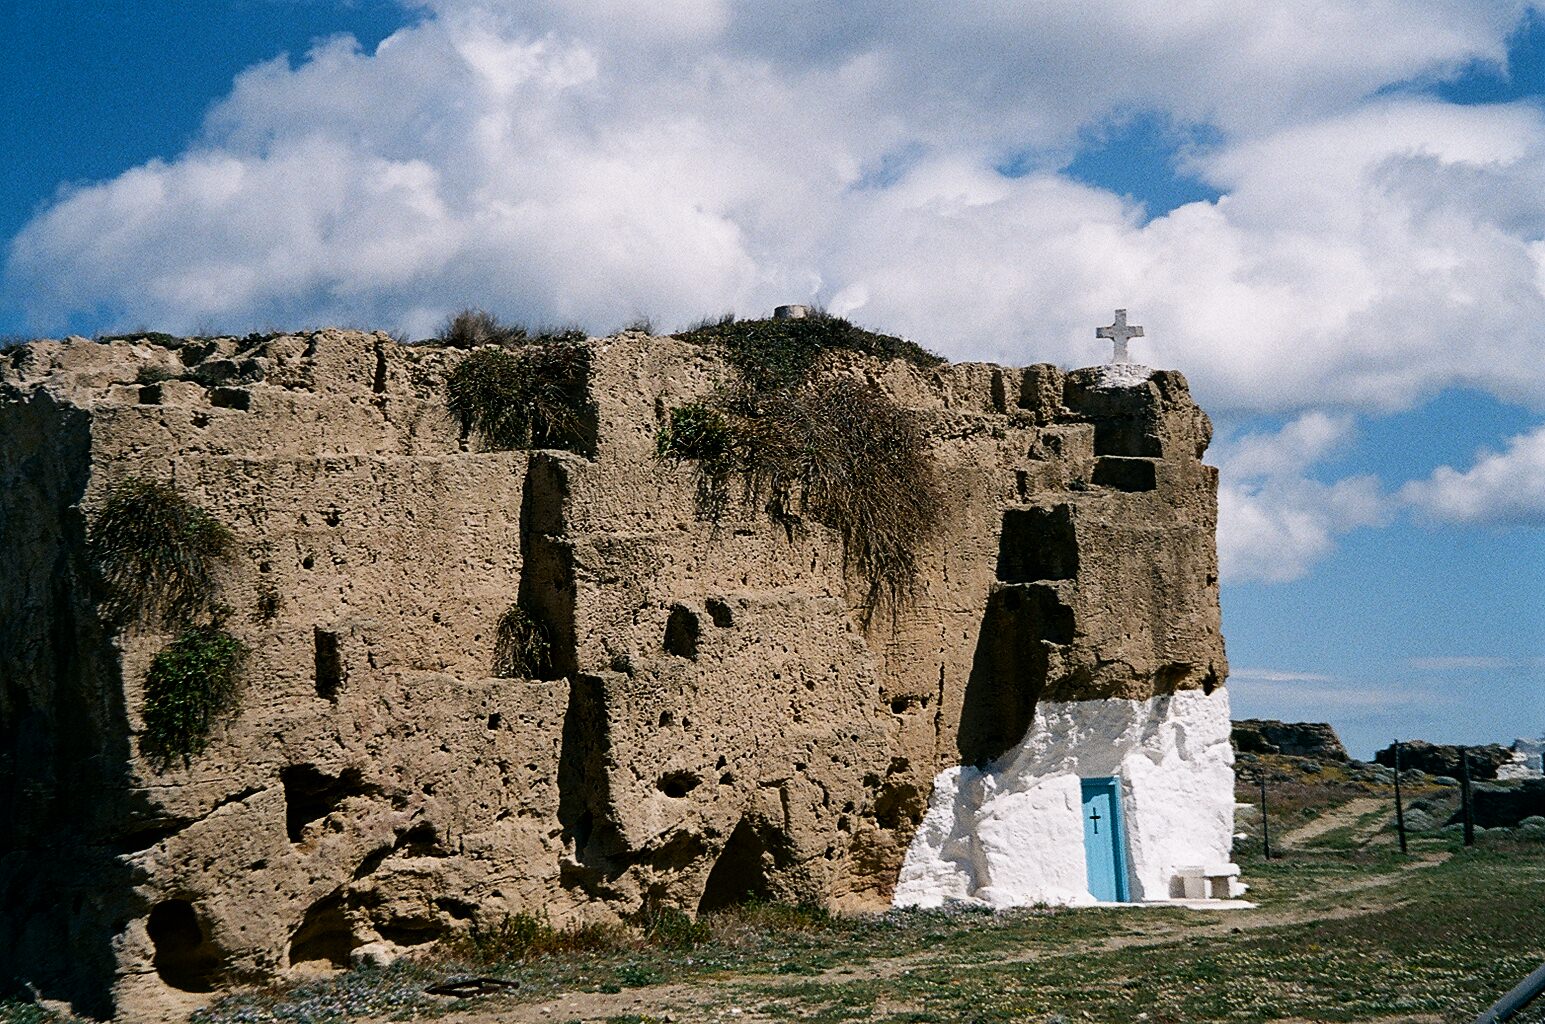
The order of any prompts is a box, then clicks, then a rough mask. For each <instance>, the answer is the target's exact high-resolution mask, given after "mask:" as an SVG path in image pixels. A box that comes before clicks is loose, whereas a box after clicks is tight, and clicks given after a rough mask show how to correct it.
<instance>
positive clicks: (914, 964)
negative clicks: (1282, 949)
mask: <svg viewBox="0 0 1545 1024" xmlns="http://www.w3.org/2000/svg"><path fill="white" fill-rule="evenodd" d="M1362 802H1366V803H1369V804H1372V805H1374V807H1376V806H1377V805H1378V804H1379V801H1376V800H1375V801H1352V803H1354V804H1356V803H1362ZM1371 809H1372V808H1363V809H1361V810H1358V809H1351V808H1350V805H1349V810H1348V813H1347V814H1344V815H1340V814H1337V813H1336V812H1333V813H1332V814H1328V815H1326V816H1325V818H1326V819H1329V818H1333V817H1334V818H1338V819H1339V820H1336V821H1333V822H1332V823H1331V824H1330V825H1328V826H1327V827H1325V828H1322V829H1320V830H1319V832H1317V833H1314V834H1324V833H1325V832H1328V831H1330V830H1331V829H1334V828H1339V827H1343V826H1345V825H1348V824H1355V823H1356V822H1357V821H1358V819H1359V818H1361V817H1362V816H1364V815H1365V814H1368V813H1370V812H1371ZM1320 820H1321V821H1324V820H1325V819H1320ZM1314 824H1319V822H1318V821H1317V822H1315V823H1314ZM1448 856H1449V855H1448V854H1432V855H1429V856H1425V857H1418V858H1413V859H1412V860H1410V861H1408V862H1406V863H1404V864H1401V865H1399V866H1398V867H1397V868H1395V869H1394V870H1392V871H1388V872H1384V873H1382V874H1376V875H1368V876H1366V877H1360V878H1346V879H1338V880H1337V889H1336V891H1335V894H1334V895H1335V897H1336V899H1335V903H1334V905H1330V906H1327V905H1325V904H1324V903H1321V902H1320V901H1321V900H1322V899H1323V898H1324V897H1326V896H1327V895H1330V894H1327V893H1324V892H1319V891H1314V892H1305V893H1303V894H1301V895H1299V896H1297V897H1294V898H1290V899H1288V900H1285V901H1283V902H1280V903H1278V904H1276V905H1274V906H1271V907H1266V908H1258V909H1255V910H1243V911H1227V912H1225V911H1196V912H1195V913H1196V914H1198V915H1207V916H1206V917H1204V918H1203V920H1202V921H1201V922H1198V921H1197V920H1196V919H1194V918H1189V917H1188V918H1187V919H1186V920H1185V921H1183V922H1172V921H1167V920H1157V921H1152V922H1148V923H1147V925H1146V926H1145V927H1144V928H1143V930H1142V931H1141V932H1140V933H1138V934H1130V933H1129V934H1124V935H1113V936H1111V937H1109V938H1106V939H1099V940H1095V941H1093V942H1089V943H1085V944H1083V945H1082V946H1081V950H1085V951H1093V950H1112V949H1122V948H1132V947H1159V946H1164V945H1168V944H1171V943H1174V942H1179V941H1190V940H1194V939H1201V938H1207V937H1210V936H1213V935H1217V934H1221V933H1225V932H1231V931H1236V930H1237V931H1247V932H1248V931H1256V930H1259V929H1267V928H1283V927H1291V926H1293V925H1298V924H1307V923H1309V922H1313V921H1333V920H1341V919H1344V918H1351V917H1359V916H1362V915H1364V914H1372V913H1378V912H1381V911H1384V910H1387V909H1389V908H1390V907H1391V906H1394V905H1396V904H1398V903H1399V902H1400V901H1399V900H1398V899H1394V900H1391V899H1388V898H1379V897H1374V896H1371V895H1370V893H1371V892H1372V891H1373V890H1376V889H1380V888H1385V887H1389V886H1393V885H1395V884H1396V883H1398V882H1400V881H1401V879H1402V878H1403V876H1404V875H1406V874H1407V873H1409V872H1412V871H1420V870H1423V869H1425V868H1430V867H1433V866H1435V865H1437V864H1441V863H1442V862H1443V861H1445V860H1447V859H1448ZM1354 897H1360V898H1355V899H1354ZM1137 913H1141V911H1137ZM1069 952H1078V951H1076V950H1075V951H1070V950H1068V949H1049V948H1039V949H1021V950H1016V951H1013V952H1010V951H1008V950H1005V951H1003V954H1002V955H1000V956H998V957H997V958H996V961H997V962H999V963H1029V962H1032V961H1035V960H1037V959H1040V958H1043V957H1048V956H1063V955H1067V954H1068V953H1069ZM942 964H943V958H941V956H940V954H938V953H937V952H934V951H932V950H919V951H917V952H914V953H909V954H906V955H903V956H897V957H887V958H884V959H877V960H868V961H864V962H863V963H859V964H855V965H853V966H844V967H838V968H834V969H832V970H828V971H824V972H822V973H821V974H816V975H778V974H750V975H725V976H721V977H716V978H709V979H705V980H703V981H701V982H698V983H696V984H684V983H672V984H666V985H651V986H647V987H643V988H634V989H627V990H625V991H622V992H612V993H608V992H568V993H564V994H562V995H559V996H554V997H553V998H551V999H546V1000H543V1001H541V1002H530V1003H512V1002H508V1001H506V1000H503V999H498V998H491V999H489V1000H488V1001H487V1002H484V1003H482V1004H480V1005H478V1006H476V1007H473V1008H471V1009H468V1010H464V1011H462V1012H460V1013H456V1014H450V1015H447V1016H445V1017H442V1018H439V1019H440V1020H442V1021H445V1022H446V1024H568V1022H572V1021H586V1022H590V1021H604V1020H606V1019H608V1018H611V1017H621V1016H624V1015H628V1014H636V1015H640V1016H644V1017H646V1018H648V1019H650V1020H659V1021H676V1022H680V1024H686V1022H688V1021H694V1022H695V1021H733V1022H738V1024H753V1022H761V1021H768V1020H772V1019H773V1018H770V1017H767V1016H765V1015H763V1014H761V1013H760V1012H758V1011H757V1009H756V1008H754V1007H731V1008H726V1009H708V1008H706V1007H704V1006H703V1003H704V1002H705V1001H706V1000H705V997H707V998H708V999H712V998H713V997H714V995H716V994H718V993H720V992H722V990H723V989H724V988H726V987H727V986H729V985H732V984H735V983H737V982H743V981H747V980H754V982H755V984H756V985H757V986H758V987H759V988H763V989H785V988H788V989H792V988H795V987H799V986H806V985H810V984H818V985H840V984H843V983H845V982H851V981H854V980H857V979H872V978H889V977H896V976H898V975H901V974H903V973H905V972H908V971H915V970H922V969H928V968H931V967H937V966H942ZM904 1009H908V1007H903V1006H899V1005H898V1006H893V1007H887V1008H886V1010H887V1012H899V1011H901V1010H904ZM1402 1019H1416V1018H1402Z"/></svg>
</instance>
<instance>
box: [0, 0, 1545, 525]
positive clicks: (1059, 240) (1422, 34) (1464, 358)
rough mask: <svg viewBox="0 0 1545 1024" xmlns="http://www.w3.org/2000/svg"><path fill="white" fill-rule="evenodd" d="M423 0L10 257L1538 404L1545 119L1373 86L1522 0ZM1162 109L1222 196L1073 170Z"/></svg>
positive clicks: (267, 288) (252, 321) (116, 290)
mask: <svg viewBox="0 0 1545 1024" xmlns="http://www.w3.org/2000/svg"><path fill="white" fill-rule="evenodd" d="M421 6H423V7H424V8H425V10H426V15H425V17H424V19H423V20H422V21H421V22H419V23H417V24H415V25H412V26H409V27H407V28H404V29H402V30H401V31H399V32H397V33H396V34H394V35H392V36H391V37H390V38H388V39H387V40H385V41H384V42H383V43H382V44H381V45H380V46H379V47H378V49H377V50H376V51H375V52H373V53H365V52H362V51H361V50H360V49H359V48H358V47H357V46H356V45H355V44H354V43H353V42H352V41H351V40H348V39H335V40H330V41H327V42H325V43H323V44H321V45H319V46H318V47H317V48H316V49H315V50H314V51H313V52H312V53H310V54H309V55H307V56H306V57H305V59H303V60H301V61H299V62H298V63H292V62H291V61H289V60H287V59H276V60H274V61H271V62H268V63H265V64H261V65H258V66H256V67H254V68H251V69H249V70H248V71H246V72H244V73H243V74H242V75H240V76H239V77H238V78H237V80H236V82H235V83H234V85H233V88H232V91H231V93H230V94H229V95H228V96H227V97H226V98H225V99H224V100H223V101H221V102H220V103H219V104H218V105H217V106H216V107H215V108H214V109H213V110H212V111H211V112H210V115H209V117H208V120H207V125H206V129H205V132H204V135H203V137H202V139H201V140H200V141H199V143H198V144H197V145H196V146H194V147H193V148H191V149H190V150H189V151H188V152H186V153H184V154H183V155H181V156H180V157H178V158H176V159H174V160H171V161H168V162H152V163H150V164H146V165H144V166H142V167H138V168H134V169H132V170H130V171H127V172H125V173H124V174H122V175H120V176H119V177H117V178H115V179H113V180H110V181H106V182H102V183H99V184H95V185H90V186H86V187H84V188H77V189H75V190H73V191H71V192H69V193H67V194H66V195H64V196H63V198H61V199H60V200H59V201H58V202H57V203H55V204H54V205H53V206H52V207H51V208H49V209H47V210H45V211H44V212H43V213H41V214H40V215H39V216H38V217H37V218H36V219H35V220H34V221H33V222H32V223H30V224H29V225H28V226H27V228H26V229H25V230H24V231H23V232H22V233H21V234H20V235H19V236H18V237H17V238H16V239H15V240H14V241H13V243H12V245H11V248H10V259H9V265H8V271H9V274H8V279H9V285H10V287H11V288H12V289H14V291H15V294H16V295H17V296H18V297H20V298H21V300H22V301H23V302H24V303H25V304H26V305H27V307H28V308H29V309H30V311H31V314H32V316H33V317H34V318H35V320H36V322H37V324H38V326H39V328H41V329H45V330H46V329H48V328H49V325H52V324H58V323H61V322H63V321H64V320H66V319H67V318H68V316H69V315H70V314H72V313H78V312H79V311H81V310H83V309H91V310H101V311H105V314H106V315H107V316H108V317H109V318H111V319H112V320H113V321H114V324H115V325H116V326H131V325H135V324H141V323H143V324H153V325H155V326H157V327H161V328H166V329H173V330H175V329H180V328H188V327H192V326H193V325H195V324H200V323H202V324H220V325H222V326H223V327H224V328H225V329H230V330H236V329H242V328H246V327H257V326H263V325H268V324H278V325H283V324H297V323H317V322H325V321H346V322H351V323H358V324H371V325H389V326H396V327H401V328H403V329H405V330H407V331H408V332H409V333H412V334H423V333H424V332H426V331H428V330H429V329H431V328H432V327H433V326H434V325H435V324H436V323H437V322H438V321H440V320H441V319H442V318H443V317H444V315H445V314H446V313H447V312H449V311H450V310H452V309H454V308H456V307H458V306H460V305H463V304H467V303H476V304H482V305H487V306H490V307H492V308H495V309H498V310H499V311H501V312H503V313H506V314H509V315H511V316H515V317H523V318H526V319H529V320H533V321H538V322H549V323H551V322H574V321H577V322H579V323H581V324H583V325H585V326H588V327H590V328H592V329H596V330H604V329H608V328H611V327H614V326H616V325H617V324H619V323H621V322H623V321H625V320H627V319H629V318H630V317H632V316H634V315H636V314H638V313H649V314H651V315H653V316H654V318H655V319H656V320H657V321H658V322H661V323H666V324H675V323H682V322H685V321H688V320H691V319H693V318H696V317H697V316H700V315H702V314H704V313H712V312H717V311H720V310H723V309H727V308H734V309H739V310H741V311H742V312H748V313H750V312H759V311H765V310H766V309H768V308H770V307H771V306H773V305H775V304H777V303H780V302H785V301H792V300H801V299H815V300H818V301H826V302H828V303H830V304H831V305H832V307H833V308H836V309H839V310H840V311H842V312H845V313H848V314H851V315H853V316H854V317H856V318H858V319H861V320H864V321H868V322H870V323H873V324H876V325H882V326H884V327H886V328H889V329H892V330H897V331H900V332H903V333H906V334H908V335H910V336H912V337H914V338H917V339H918V340H920V341H922V342H924V343H925V344H928V345H931V346H933V347H935V348H937V349H938V350H940V351H942V352H943V353H945V354H947V355H951V356H956V357H973V358H994V359H1003V360H1007V361H1013V362H1028V361H1033V360H1051V361H1057V362H1062V363H1066V364H1077V365H1081V364H1086V363H1089V362H1092V361H1095V360H1097V359H1098V358H1100V357H1101V354H1102V347H1101V346H1100V345H1098V344H1097V343H1096V342H1095V341H1094V339H1093V336H1092V335H1093V331H1092V327H1093V325H1094V324H1095V323H1097V322H1100V321H1101V320H1102V318H1103V317H1106V316H1108V315H1109V310H1110V309H1112V308H1115V307H1116V306H1127V307H1129V308H1131V309H1133V311H1134V315H1138V316H1139V317H1140V320H1141V322H1143V323H1144V324H1145V326H1146V327H1147V328H1148V336H1147V339H1146V340H1145V342H1143V343H1141V344H1140V347H1139V348H1138V349H1137V354H1138V356H1139V357H1140V358H1144V359H1146V360H1147V361H1150V362H1153V363H1155V364H1156V365H1169V366H1179V367H1181V368H1183V369H1184V370H1185V371H1186V372H1187V374H1188V375H1189V376H1190V378H1191V379H1192V382H1193V384H1194V386H1195V388H1196V390H1197V392H1198V394H1199V396H1200V397H1201V398H1202V399H1203V400H1204V401H1205V402H1206V403H1207V404H1208V406H1209V407H1210V408H1213V409H1215V410H1219V411H1224V412H1228V411H1231V410H1236V411H1259V410H1289V411H1291V410H1300V409H1304V408H1309V407H1314V406H1316V405H1320V404H1322V403H1336V404H1339V405H1341V406H1343V407H1362V408H1383V407H1395V406H1400V405H1404V404H1408V403H1410V402H1412V401H1415V400H1417V399H1418V398H1420V397H1421V396H1423V395H1425V394H1429V393H1431V392H1433V391H1435V390H1437V389H1439V388H1441V387H1443V386H1445V385H1448V384H1454V383H1464V384H1469V385H1472V386H1477V387H1481V388H1486V389H1490V390H1492V391H1494V392H1495V393H1497V394H1499V395H1502V396H1504V397H1506V398H1511V399H1514V400H1522V401H1530V402H1541V401H1545V383H1542V381H1545V378H1542V377H1541V375H1540V374H1539V373H1538V372H1537V369H1536V366H1537V359H1536V358H1535V357H1534V356H1533V355H1532V354H1531V351H1530V345H1520V344H1518V340H1517V332H1518V329H1519V327H1518V325H1519V324H1529V323H1535V322H1541V321H1545V292H1542V285H1545V243H1541V242H1540V241H1539V239H1540V238H1541V237H1542V235H1545V229H1542V227H1541V225H1542V223H1545V199H1542V198H1541V197H1542V196H1545V169H1542V168H1545V159H1542V158H1545V118H1542V117H1541V114H1540V112H1539V111H1538V110H1536V109H1535V108H1533V107H1530V106H1527V105H1516V106H1504V107H1464V108H1461V107H1456V106H1451V105H1447V104H1443V103H1439V102H1436V101H1427V100H1412V99H1389V98H1383V99H1378V98H1376V99H1369V98H1368V97H1369V95H1370V94H1371V93H1373V92H1374V91H1375V90H1377V89H1378V88H1379V87H1380V86H1382V85H1385V84H1388V83H1390V82H1394V81H1399V80H1402V79H1405V78H1410V77H1413V76H1422V75H1427V76H1431V75H1440V74H1443V73H1446V72H1448V71H1451V70H1452V69H1454V68H1455V67H1457V66H1459V65H1461V64H1463V63H1465V62H1469V61H1475V60H1483V61H1484V60H1492V61H1497V60H1500V59H1501V57H1502V54H1503V47H1502V40H1503V39H1504V37H1505V35H1506V31H1507V29H1508V27H1509V26H1510V25H1512V24H1513V23H1514V22H1515V20H1516V18H1517V17H1518V14H1519V11H1520V8H1519V6H1518V5H1517V4H1513V3H1504V2H1497V3H1490V4H1487V3H1476V2H1473V0H1469V2H1464V3H1458V2H1455V3H1448V2H1442V0H1424V2H1420V3H1416V4H1415V9H1413V4H1412V3H1409V2H1408V3H1401V4H1398V5H1397V4H1393V3H1388V4H1385V3H1373V4H1367V3H1355V4H1354V3H1335V2H1332V3H1326V4H1320V5H1317V7H1316V9H1315V10H1316V14H1315V17H1314V18H1308V17H1305V16H1303V15H1302V12H1300V13H1299V14H1294V15H1291V16H1290V15H1288V14H1287V13H1284V11H1283V10H1282V9H1280V8H1279V7H1278V6H1274V5H1267V4H1253V3H1237V2H1229V3H1223V2H1192V3H1188V4H1182V5H1178V6H1177V5H1175V4H1171V3H1166V4H1158V3H1152V4H1148V3H1142V4H1136V5H1127V6H1126V7H1123V8H1122V10H1121V11H1119V12H1118V11H1117V10H1116V9H1114V8H1110V9H1107V8H1105V7H1103V6H1101V5H1075V4H1064V5H1035V6H1032V7H1024V6H1023V5H1002V4H998V5H994V4H989V5H971V6H968V7H965V8H962V7H960V6H959V5H946V4H943V3H942V2H923V3H919V4H915V5H909V6H908V8H907V10H906V11H905V12H902V13H900V14H898V13H897V12H896V11H895V9H894V7H893V6H892V5H880V4H875V3H869V2H855V3H852V4H844V5H841V6H840V7H839V8H837V9H833V8H832V7H831V5H827V4H819V5H818V4H814V3H792V4H788V5H779V6H778V7H777V8H772V7H768V6H767V5H757V6H753V5H742V4H731V3H728V2H726V0H682V2H680V3H674V4H666V5H645V4H643V3H641V2H639V0H585V2H564V3H558V2H556V0H553V2H542V3H522V4H518V5H517V4H513V3H496V2H493V0H428V2H426V3H424V4H422V5H421ZM1026 68H1033V69H1034V71H1033V73H1027V72H1026V70H1025V69H1026ZM1137 105H1142V106H1145V107H1149V108H1157V109H1160V110H1163V111H1164V112H1166V114H1168V115H1169V116H1172V117H1174V118H1177V119H1180V120H1182V121H1184V120H1191V121H1196V122H1206V123H1209V124H1212V125H1214V126H1216V127H1218V128H1219V129H1221V130H1222V131H1223V137H1224V140H1225V141H1224V142H1222V143H1221V144H1219V145H1218V146H1216V147H1214V148H1213V149H1211V150H1208V151H1205V152H1200V153H1197V154H1194V155H1193V156H1192V161H1193V165H1192V166H1191V167H1190V170H1191V172H1192V173H1194V174H1197V175H1199V176H1202V177H1204V178H1206V179H1207V180H1208V181H1210V182H1211V183H1213V184H1214V185H1215V186H1216V187H1217V188H1219V189H1220V190H1221V191H1222V192H1223V193H1224V195H1223V198H1222V199H1221V200H1220V201H1218V202H1216V203H1194V204H1191V205H1188V206H1184V207H1181V208H1179V209H1177V210H1174V211H1172V212H1170V213H1168V214H1167V215H1164V216H1160V217H1157V218H1154V219H1149V218H1148V217H1147V215H1146V211H1144V210H1142V209H1141V208H1139V207H1137V206H1134V205H1133V204H1132V203H1130V202H1128V201H1126V200H1123V199H1122V198H1120V197H1118V196H1115V195H1113V194H1111V193H1108V192H1105V191H1103V190H1100V189H1096V188H1091V187H1089V186H1087V185H1083V184H1080V183H1078V182H1075V181H1073V180H1071V179H1069V178H1067V177H1065V176H1063V175H1062V174H1060V173H1058V170H1057V168H1058V166H1059V159H1061V158H1065V156H1066V155H1067V153H1069V152H1071V149H1070V147H1071V146H1072V144H1073V140H1074V139H1076V137H1077V135H1078V132H1079V130H1080V129H1083V128H1087V127H1088V126H1089V125H1090V124H1092V123H1095V122H1097V121H1099V120H1100V119H1102V118H1105V117H1109V116H1113V115H1117V114H1119V113H1120V112H1122V111H1123V110H1129V109H1131V108H1132V107H1134V106H1137ZM1025 153H1029V154H1032V156H1033V155H1034V154H1040V155H1039V156H1038V157H1034V158H1032V159H1029V160H1028V162H1027V163H1025V164H1024V166H1029V167H1031V168H1032V170H1031V172H1030V173H1028V174H1025V175H1023V176H1019V177H1007V176H1005V175H1003V174H1001V173H999V172H998V171H997V170H996V169H995V168H997V167H999V166H1001V165H1002V164H1003V162H1004V160H1005V158H1006V157H1007V156H1009V155H1011V154H1025ZM1058 154H1061V155H1062V156H1061V157H1059V156H1058ZM1526 329H1527V330H1536V331H1537V330H1538V329H1537V328H1526ZM1531 340H1532V342H1533V348H1534V351H1535V352H1537V351H1538V347H1539V338H1534V339H1531ZM1346 497H1347V502H1349V503H1353V504H1355V503H1356V501H1355V500H1354V499H1353V496H1350V495H1349V496H1346Z"/></svg>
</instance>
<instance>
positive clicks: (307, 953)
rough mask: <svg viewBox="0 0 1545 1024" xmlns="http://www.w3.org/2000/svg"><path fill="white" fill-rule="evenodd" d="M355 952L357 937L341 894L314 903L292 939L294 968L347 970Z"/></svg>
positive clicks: (291, 947) (291, 956)
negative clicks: (312, 965)
mask: <svg viewBox="0 0 1545 1024" xmlns="http://www.w3.org/2000/svg"><path fill="white" fill-rule="evenodd" d="M353 951H354V933H353V931H352V930H351V929H350V927H349V919H348V917H347V915H345V914H344V911H343V894H342V893H341V892H338V891H335V892H333V893H331V894H330V895H328V896H324V897H323V898H322V899H320V900H318V901H317V902H316V903H313V904H312V905H311V908H310V909H309V910H307V911H306V916H305V918H304V919H303V920H302V921H301V923H300V927H299V928H297V929H295V932H294V934H292V935H291V936H290V966H292V967H293V966H295V965H296V964H305V963H318V962H320V963H327V964H331V965H332V966H334V967H347V966H349V954H350V953H352V952H353Z"/></svg>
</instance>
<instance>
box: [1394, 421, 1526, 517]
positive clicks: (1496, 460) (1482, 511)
mask: <svg viewBox="0 0 1545 1024" xmlns="http://www.w3.org/2000/svg"><path fill="white" fill-rule="evenodd" d="M1400 497H1401V498H1402V499H1403V500H1404V501H1405V502H1407V503H1408V504H1410V505H1411V506H1412V507H1413V508H1414V509H1415V510H1416V513H1417V515H1418V517H1419V518H1420V519H1422V520H1424V521H1426V522H1428V523H1457V524H1462V525H1484V526H1502V525H1529V526H1539V525H1542V524H1545V425H1541V426H1540V427H1537V428H1536V429H1534V430H1533V431H1531V432H1529V433H1527V434H1519V435H1517V436H1516V437H1513V438H1511V439H1509V440H1508V442H1507V447H1506V448H1505V449H1504V450H1503V451H1500V452H1490V451H1483V452H1481V453H1480V455H1479V456H1477V458H1476V460H1475V464H1474V465H1472V466H1471V467H1470V468H1469V469H1467V470H1463V471H1461V470H1457V469H1454V468H1453V467H1452V466H1440V467H1438V468H1437V469H1436V470H1434V471H1433V473H1432V475H1431V476H1429V477H1428V478H1427V479H1426V480H1413V481H1411V482H1410V483H1408V484H1406V485H1405V486H1404V487H1402V488H1401V489H1400Z"/></svg>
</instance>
